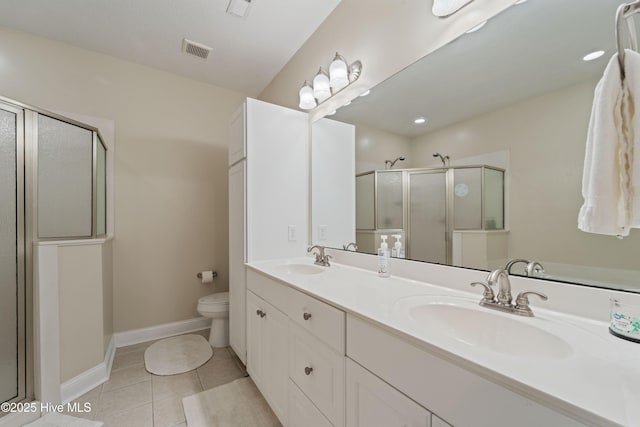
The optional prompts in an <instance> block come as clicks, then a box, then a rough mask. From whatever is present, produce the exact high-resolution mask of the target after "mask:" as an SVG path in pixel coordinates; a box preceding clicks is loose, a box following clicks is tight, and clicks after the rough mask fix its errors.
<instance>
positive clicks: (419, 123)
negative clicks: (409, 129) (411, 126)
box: [413, 117, 427, 125]
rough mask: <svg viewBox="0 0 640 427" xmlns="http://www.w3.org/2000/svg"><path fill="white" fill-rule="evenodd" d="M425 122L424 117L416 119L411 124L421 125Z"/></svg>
mask: <svg viewBox="0 0 640 427" xmlns="http://www.w3.org/2000/svg"><path fill="white" fill-rule="evenodd" d="M426 122H427V119H425V118H424V117H416V119H415V120H414V121H413V123H415V124H417V125H421V124H424V123H426Z"/></svg>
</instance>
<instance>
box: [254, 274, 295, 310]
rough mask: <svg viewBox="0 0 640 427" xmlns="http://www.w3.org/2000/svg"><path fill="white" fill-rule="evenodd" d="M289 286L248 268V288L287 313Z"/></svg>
mask: <svg viewBox="0 0 640 427" xmlns="http://www.w3.org/2000/svg"><path fill="white" fill-rule="evenodd" d="M287 288H288V287H287V286H285V285H283V284H282V283H278V282H277V281H275V280H272V279H270V278H269V277H267V276H265V275H262V274H260V273H257V272H256V271H254V270H252V269H251V268H247V289H249V290H250V291H251V292H253V293H254V294H256V295H258V296H259V297H260V298H262V299H264V300H265V301H267V302H268V303H269V304H271V305H273V306H274V307H275V308H277V309H278V310H280V311H282V312H283V313H286V309H285V307H286V301H287Z"/></svg>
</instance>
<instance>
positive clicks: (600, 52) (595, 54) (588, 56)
mask: <svg viewBox="0 0 640 427" xmlns="http://www.w3.org/2000/svg"><path fill="white" fill-rule="evenodd" d="M602 55H604V50H596V51H594V52H591V53H588V54H586V55H585V56H584V57H583V58H582V60H583V61H593V60H594V59H598V58H600V57H601V56H602Z"/></svg>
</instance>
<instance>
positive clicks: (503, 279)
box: [487, 268, 513, 307]
mask: <svg viewBox="0 0 640 427" xmlns="http://www.w3.org/2000/svg"><path fill="white" fill-rule="evenodd" d="M487 284H488V285H489V286H493V285H495V284H497V285H498V296H497V297H496V300H497V303H498V304H499V305H503V306H505V307H511V305H512V304H511V300H512V299H513V297H512V296H511V282H510V281H509V273H507V270H504V269H502V268H497V269H495V270H493V271H492V272H491V273H489V277H487Z"/></svg>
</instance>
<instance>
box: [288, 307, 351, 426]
mask: <svg viewBox="0 0 640 427" xmlns="http://www.w3.org/2000/svg"><path fill="white" fill-rule="evenodd" d="M344 363H345V358H344V356H343V355H341V354H338V353H336V352H335V350H333V349H331V348H329V347H328V346H327V345H326V344H324V343H323V342H321V341H319V340H318V339H317V338H315V337H313V336H312V335H311V334H310V333H309V332H307V331H306V330H305V329H303V328H302V327H300V326H299V325H298V324H297V323H295V322H292V321H291V320H289V378H291V379H292V380H293V381H294V382H295V383H296V384H297V386H298V387H300V390H302V391H303V392H304V394H305V395H307V396H308V397H309V399H310V400H311V401H312V402H313V403H314V404H315V405H316V406H317V407H318V409H320V411H321V412H322V413H323V414H324V415H325V416H326V417H327V418H328V419H329V421H331V423H332V424H333V425H334V426H335V427H342V426H343V425H344V375H345V373H344V370H345V365H344Z"/></svg>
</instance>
